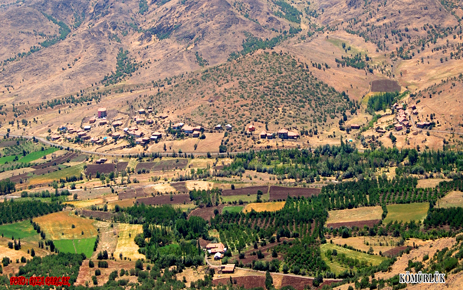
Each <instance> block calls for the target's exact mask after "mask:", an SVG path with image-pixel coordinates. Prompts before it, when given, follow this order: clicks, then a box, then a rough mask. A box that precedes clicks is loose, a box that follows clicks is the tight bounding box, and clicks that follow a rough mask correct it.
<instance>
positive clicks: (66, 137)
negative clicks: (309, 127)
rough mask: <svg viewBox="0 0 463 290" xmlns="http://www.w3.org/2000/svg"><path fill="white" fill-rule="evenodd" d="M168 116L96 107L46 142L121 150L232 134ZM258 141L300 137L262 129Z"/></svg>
mask: <svg viewBox="0 0 463 290" xmlns="http://www.w3.org/2000/svg"><path fill="white" fill-rule="evenodd" d="M168 117H169V116H168V115H157V116H154V115H153V109H152V108H151V107H149V108H147V109H139V110H138V111H137V114H136V115H135V116H133V117H130V116H127V115H125V114H121V113H119V112H117V113H114V111H113V112H111V114H109V112H108V110H107V109H106V108H103V107H101V108H99V109H98V111H97V112H96V114H95V115H94V116H91V117H90V118H84V119H83V120H82V122H81V124H79V125H76V124H63V125H61V126H59V128H58V129H57V130H56V131H55V132H52V131H51V130H49V136H48V137H47V139H48V140H50V141H53V142H57V143H59V144H60V145H66V143H77V144H83V145H84V146H105V145H108V144H113V145H119V147H120V148H124V147H133V146H137V145H140V146H142V147H143V146H146V145H149V144H150V143H152V142H154V143H158V142H159V141H160V140H162V139H165V138H166V137H170V139H172V140H180V139H184V138H199V139H204V138H205V135H204V133H205V132H206V131H207V132H211V133H212V132H216V133H220V132H229V133H231V132H233V129H234V127H233V126H232V125H231V124H226V125H222V124H217V125H215V126H214V128H205V127H203V126H201V125H199V124H185V123H183V122H176V123H173V122H172V120H170V119H168ZM236 132H238V133H239V132H241V133H243V134H244V135H254V134H255V132H256V126H255V125H253V124H249V125H247V126H245V129H244V130H242V131H240V130H239V129H236V130H235V133H236ZM258 137H259V138H260V139H267V140H272V139H276V138H280V139H281V140H286V139H289V140H297V139H298V138H300V135H299V133H298V132H297V131H295V130H288V129H285V128H282V129H279V130H277V131H276V132H270V131H267V130H263V131H262V132H260V134H259V135H258Z"/></svg>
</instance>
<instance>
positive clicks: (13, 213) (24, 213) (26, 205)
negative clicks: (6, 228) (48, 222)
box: [0, 199, 64, 225]
mask: <svg viewBox="0 0 463 290" xmlns="http://www.w3.org/2000/svg"><path fill="white" fill-rule="evenodd" d="M63 207H64V206H63V205H62V204H59V203H48V202H41V201H37V200H31V201H14V200H13V199H11V200H10V201H5V202H3V203H0V225H1V224H7V223H12V222H16V221H21V220H25V219H31V218H34V217H38V216H42V215H46V214H49V213H53V212H57V211H60V210H62V209H63Z"/></svg>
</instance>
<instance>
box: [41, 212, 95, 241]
mask: <svg viewBox="0 0 463 290" xmlns="http://www.w3.org/2000/svg"><path fill="white" fill-rule="evenodd" d="M34 222H36V223H38V224H39V225H40V228H41V229H42V230H43V231H44V232H45V234H46V235H47V238H48V239H51V240H61V239H83V238H90V237H95V236H96V235H97V230H96V228H95V226H94V225H93V223H94V222H95V221H94V220H90V219H84V218H81V217H78V216H76V215H74V214H73V213H71V212H66V211H62V212H56V213H52V214H48V215H45V216H41V217H38V218H35V219H34ZM72 225H74V226H75V228H72ZM82 232H83V234H82Z"/></svg>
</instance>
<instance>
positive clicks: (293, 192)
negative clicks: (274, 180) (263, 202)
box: [270, 186, 321, 200]
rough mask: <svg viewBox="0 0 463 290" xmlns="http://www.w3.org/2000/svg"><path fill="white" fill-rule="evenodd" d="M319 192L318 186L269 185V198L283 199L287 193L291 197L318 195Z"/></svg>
mask: <svg viewBox="0 0 463 290" xmlns="http://www.w3.org/2000/svg"><path fill="white" fill-rule="evenodd" d="M320 192H321V189H319V188H302V187H284V186H270V200H285V199H286V198H287V197H288V195H289V196H291V197H296V196H304V197H310V196H314V195H319V194H320Z"/></svg>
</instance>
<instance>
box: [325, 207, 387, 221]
mask: <svg viewBox="0 0 463 290" xmlns="http://www.w3.org/2000/svg"><path fill="white" fill-rule="evenodd" d="M382 214H383V209H382V208H381V207H380V206H369V207H359V208H353V209H342V210H330V211H329V212H328V221H327V222H326V223H328V224H330V223H342V222H355V221H367V220H377V219H381V215H382Z"/></svg>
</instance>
